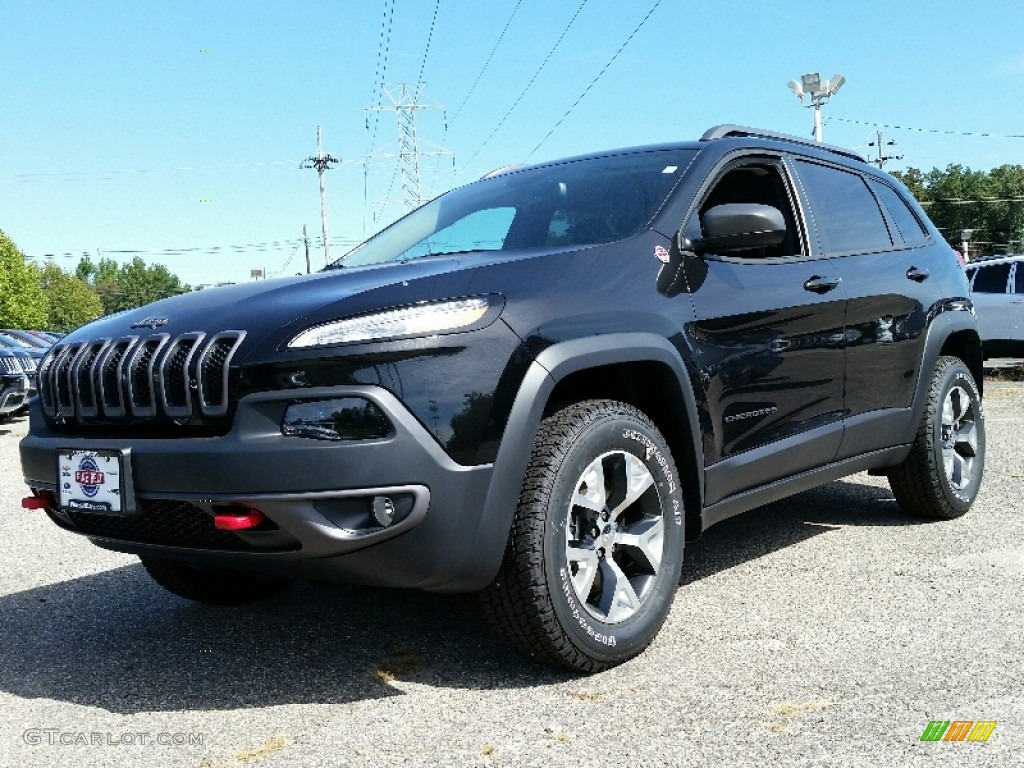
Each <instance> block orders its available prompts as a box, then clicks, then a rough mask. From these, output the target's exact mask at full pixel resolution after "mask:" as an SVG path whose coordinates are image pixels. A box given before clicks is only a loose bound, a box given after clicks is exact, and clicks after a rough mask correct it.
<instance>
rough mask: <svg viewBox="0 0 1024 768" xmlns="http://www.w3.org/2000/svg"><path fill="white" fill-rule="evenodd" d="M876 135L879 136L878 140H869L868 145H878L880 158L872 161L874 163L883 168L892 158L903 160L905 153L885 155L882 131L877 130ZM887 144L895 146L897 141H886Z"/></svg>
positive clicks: (879, 168)
mask: <svg viewBox="0 0 1024 768" xmlns="http://www.w3.org/2000/svg"><path fill="white" fill-rule="evenodd" d="M875 136H876V137H877V140H876V141H869V142H868V146H869V147H877V149H878V159H876V160H872V161H871V162H872V163H875V164H876V165H877V166H878V170H882V166H883V165H885V164H886V163H887V162H889V161H890V160H902V159H903V155H884V154H882V132H881V131H875ZM885 146H887V147H895V146H896V142H895V141H887V142H886V143H885Z"/></svg>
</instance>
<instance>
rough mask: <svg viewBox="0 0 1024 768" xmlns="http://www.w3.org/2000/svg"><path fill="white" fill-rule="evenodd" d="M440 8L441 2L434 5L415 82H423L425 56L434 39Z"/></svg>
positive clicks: (438, 1) (439, 0)
mask: <svg viewBox="0 0 1024 768" xmlns="http://www.w3.org/2000/svg"><path fill="white" fill-rule="evenodd" d="M440 7H441V0H437V2H436V3H434V17H433V18H432V19H431V20H430V32H428V33H427V45H426V47H425V48H424V49H423V59H422V60H421V61H420V74H419V77H417V78H416V82H419V83H422V82H423V70H424V69H425V68H426V66H427V54H429V53H430V41H431V40H433V39H434V25H435V24H436V23H437V11H438V9H439V8H440Z"/></svg>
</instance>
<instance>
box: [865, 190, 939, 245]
mask: <svg viewBox="0 0 1024 768" xmlns="http://www.w3.org/2000/svg"><path fill="white" fill-rule="evenodd" d="M868 183H869V184H870V185H871V188H872V189H873V190H874V191H875V194H876V195H878V199H879V200H881V202H882V205H883V206H884V207H885V209H886V210H887V211H888V212H889V218H890V219H892V222H893V224H894V225H895V226H896V231H895V232H893V233H892V236H893V237H892V239H893V240H895V241H896V242H897V243H898V242H900V240H902V241H903V243H904V244H906V245H923V244H924V243H925V242H926V241H927V240H928V233H927V232H926V231H925V229H924V227H922V226H921V222H920V221H918V219H917V216H915V215H914V212H913V211H912V210H910V206H908V205H907V203H906V201H904V199H903V198H902V197H900V195H899V193H898V192H897V191H896V190H895V189H893V188H892V187H890V186H889V185H888V184H881V183H879V182H877V181H874V180H871V181H869V182H868Z"/></svg>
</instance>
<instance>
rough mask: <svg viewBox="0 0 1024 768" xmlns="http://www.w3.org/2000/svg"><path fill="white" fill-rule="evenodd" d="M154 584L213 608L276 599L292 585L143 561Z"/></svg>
mask: <svg viewBox="0 0 1024 768" xmlns="http://www.w3.org/2000/svg"><path fill="white" fill-rule="evenodd" d="M139 559H140V560H141V561H142V566H143V568H145V569H146V571H147V572H148V573H149V575H150V576H152V577H153V580H154V581H155V582H156V583H157V584H159V585H160V586H161V587H163V588H164V589H166V590H167V591H168V592H173V593H174V594H175V595H177V596H178V597H184V598H186V599H188V600H195V601H196V602H199V603H208V604H210V605H242V604H244V603H251V602H255V601H257V600H264V599H266V598H268V597H273V596H274V595H276V594H277V593H278V592H281V591H282V590H283V589H285V588H286V587H287V586H288V585H289V583H290V582H288V581H285V580H284V579H276V578H273V577H270V576H264V575H262V574H253V573H241V572H239V571H230V570H227V569H224V568H200V567H196V566H192V565H188V564H186V563H181V562H178V561H177V560H161V559H158V558H151V557H140V558H139Z"/></svg>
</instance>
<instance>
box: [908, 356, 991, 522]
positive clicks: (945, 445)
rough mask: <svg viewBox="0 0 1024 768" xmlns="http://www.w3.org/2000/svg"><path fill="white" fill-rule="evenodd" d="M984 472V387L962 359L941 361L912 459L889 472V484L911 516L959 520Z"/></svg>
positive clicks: (914, 445) (937, 367)
mask: <svg viewBox="0 0 1024 768" xmlns="http://www.w3.org/2000/svg"><path fill="white" fill-rule="evenodd" d="M984 468H985V415H984V412H983V410H982V407H981V393H980V392H979V391H978V385H977V384H976V383H975V381H974V377H973V376H972V375H971V372H970V370H968V368H967V366H966V365H964V363H963V361H961V360H960V359H959V358H956V357H940V358H939V359H938V361H937V362H936V364H935V372H934V373H933V375H932V383H931V387H930V388H929V390H928V400H927V402H926V403H925V407H924V413H923V414H922V416H921V423H920V426H919V427H918V430H917V436H916V438H915V439H914V443H913V446H912V448H911V450H910V455H909V456H908V457H907V459H906V460H905V461H904V462H903V463H902V464H901V465H900V466H898V467H896V468H895V469H894V470H892V471H891V472H890V473H889V486H890V487H891V488H892V492H893V494H894V495H895V496H896V501H898V502H899V504H900V506H901V507H903V509H905V510H906V511H907V512H910V513H911V514H913V515H917V516H918V517H924V518H929V519H932V520H953V519H955V518H957V517H960V516H962V515H964V514H966V513H967V510H969V509H970V508H971V505H972V504H973V503H974V499H975V498H976V497H977V495H978V489H979V488H980V486H981V477H982V474H983V472H984Z"/></svg>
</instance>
